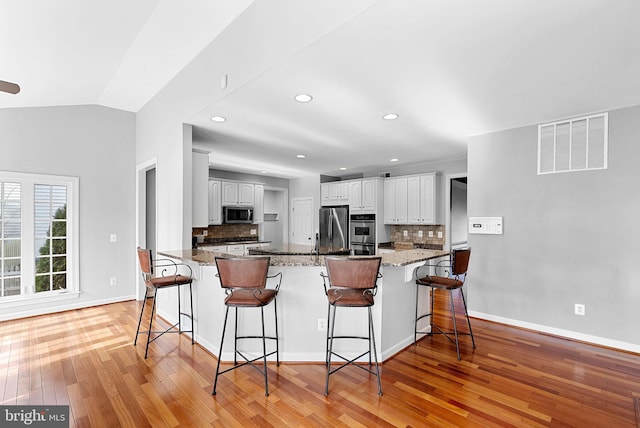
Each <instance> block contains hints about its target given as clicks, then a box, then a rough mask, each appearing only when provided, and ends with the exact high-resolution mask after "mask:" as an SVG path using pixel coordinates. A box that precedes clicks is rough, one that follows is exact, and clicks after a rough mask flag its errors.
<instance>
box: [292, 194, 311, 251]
mask: <svg viewBox="0 0 640 428" xmlns="http://www.w3.org/2000/svg"><path fill="white" fill-rule="evenodd" d="M291 243H292V244H302V245H313V198H293V199H291Z"/></svg>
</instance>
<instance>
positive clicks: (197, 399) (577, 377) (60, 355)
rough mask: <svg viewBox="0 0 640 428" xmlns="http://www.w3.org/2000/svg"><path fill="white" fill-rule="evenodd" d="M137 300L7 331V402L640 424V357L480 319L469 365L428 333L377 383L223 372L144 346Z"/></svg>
mask: <svg viewBox="0 0 640 428" xmlns="http://www.w3.org/2000/svg"><path fill="white" fill-rule="evenodd" d="M138 310H139V303H137V302H124V303H117V304H112V305H106V306H99V307H93V308H88V309H82V310H78V311H70V312H63V313H59V314H53V315H49V316H42V317H34V318H27V319H23V320H17V321H7V322H2V323H0V334H1V335H2V336H1V337H2V339H1V343H0V397H1V398H2V400H1V403H2V404H51V405H52V404H69V405H70V415H71V426H76V427H88V426H91V427H102V426H104V427H116V426H127V427H145V426H197V427H199V426H220V427H230V426H244V427H252V426H259V427H265V426H275V427H277V426H293V427H299V426H305V427H306V426H343V427H357V426H362V427H371V426H412V427H422V426H434V427H439V426H470V427H473V426H477V427H489V426H501V427H504V426H554V427H563V426H564V427H568V426H574V427H607V428H613V427H625V426H629V427H633V426H636V411H637V410H636V407H637V406H638V404H637V400H636V394H638V396H640V356H638V355H635V354H630V353H625V352H619V351H615V350H611V349H604V348H600V347H596V346H591V345H587V344H583V343H578V342H572V341H567V340H562V339H559V338H555V337H550V336H545V335H541V334H537V333H534V332H530V331H526V330H521V329H516V328H511V327H507V326H503V325H499V324H495V323H490V322H485V321H481V320H475V319H472V327H473V329H474V334H475V338H476V343H477V348H476V349H475V350H473V349H472V348H471V341H470V339H469V338H468V337H465V338H463V340H462V342H463V346H462V349H461V352H462V361H460V362H459V361H457V359H456V353H455V347H454V345H453V344H451V343H450V342H449V341H447V340H446V339H445V338H443V337H442V336H435V337H432V338H425V339H423V340H421V341H419V343H418V346H417V347H413V346H410V347H408V348H407V349H406V350H404V351H403V352H401V353H399V354H398V355H397V356H395V357H394V358H393V359H391V360H389V361H387V362H386V363H385V364H384V365H383V367H382V388H383V391H384V395H383V396H382V397H379V396H378V394H377V387H376V381H375V377H373V376H370V375H368V374H366V373H365V372H364V371H362V370H358V369H356V368H346V369H344V370H341V371H340V372H339V373H338V374H336V375H334V376H332V377H331V384H330V393H329V396H328V397H325V396H324V395H323V393H324V376H325V369H324V366H323V365H321V364H292V363H288V364H287V363H285V364H281V365H280V367H276V366H275V364H273V365H270V371H269V390H270V393H271V394H270V396H269V397H265V396H264V385H263V378H262V376H261V374H260V373H258V372H257V371H256V370H253V369H251V368H249V367H245V368H242V369H239V370H235V371H233V372H230V373H227V374H225V375H223V376H222V377H221V378H220V380H219V385H218V394H217V396H215V397H214V396H212V395H211V387H212V381H213V374H214V369H215V362H216V359H215V357H213V356H211V355H210V354H209V353H207V352H206V351H204V350H203V349H202V348H200V347H199V346H197V345H195V346H192V345H191V341H190V339H189V338H188V337H186V336H182V337H178V335H167V336H164V337H162V338H161V339H160V340H158V341H156V342H155V343H153V344H152V345H151V348H150V349H149V358H148V359H146V360H145V359H144V358H143V355H144V346H141V345H140V344H138V346H137V347H134V346H133V336H134V334H135V327H136V324H137V314H138Z"/></svg>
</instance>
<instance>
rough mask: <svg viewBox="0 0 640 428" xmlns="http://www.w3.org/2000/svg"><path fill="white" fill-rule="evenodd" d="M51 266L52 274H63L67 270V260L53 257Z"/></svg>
mask: <svg viewBox="0 0 640 428" xmlns="http://www.w3.org/2000/svg"><path fill="white" fill-rule="evenodd" d="M51 264H52V265H53V266H52V267H53V269H52V271H53V272H64V271H66V270H67V258H66V257H53V258H52V261H51Z"/></svg>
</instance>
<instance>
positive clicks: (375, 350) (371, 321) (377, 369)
mask: <svg viewBox="0 0 640 428" xmlns="http://www.w3.org/2000/svg"><path fill="white" fill-rule="evenodd" d="M368 309H369V338H370V340H369V361H371V340H373V358H374V360H375V362H376V376H377V378H378V395H382V383H381V382H380V366H379V365H378V351H377V349H376V336H375V333H374V331H373V315H372V313H371V306H369V307H368ZM369 365H371V363H369Z"/></svg>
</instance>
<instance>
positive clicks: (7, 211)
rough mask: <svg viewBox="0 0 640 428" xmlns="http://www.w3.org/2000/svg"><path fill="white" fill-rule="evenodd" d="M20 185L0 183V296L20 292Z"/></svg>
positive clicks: (18, 293) (13, 294)
mask: <svg viewBox="0 0 640 428" xmlns="http://www.w3.org/2000/svg"><path fill="white" fill-rule="evenodd" d="M20 198H21V187H20V183H8V182H0V296H15V295H20V293H21V292H22V290H21V287H20V275H21V274H22V263H21V262H22V259H21V258H20V255H21V245H22V242H21V240H20V238H21V235H22V218H21V216H22V209H21V205H20V204H21V199H20Z"/></svg>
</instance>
